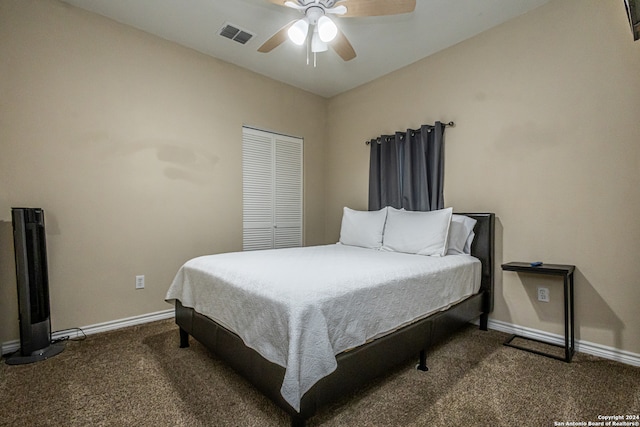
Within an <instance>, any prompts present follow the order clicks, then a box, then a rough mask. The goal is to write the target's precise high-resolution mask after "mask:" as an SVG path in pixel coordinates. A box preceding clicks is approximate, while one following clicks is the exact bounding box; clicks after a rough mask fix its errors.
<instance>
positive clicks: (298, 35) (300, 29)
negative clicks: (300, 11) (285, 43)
mask: <svg viewBox="0 0 640 427" xmlns="http://www.w3.org/2000/svg"><path fill="white" fill-rule="evenodd" d="M308 32H309V23H308V22H307V21H306V20H305V19H300V20H299V21H297V22H296V23H295V24H293V25H292V26H291V27H289V30H288V31H287V34H288V35H289V39H291V41H292V42H294V43H295V44H297V45H298V46H302V45H303V44H304V41H305V40H306V39H307V33H308Z"/></svg>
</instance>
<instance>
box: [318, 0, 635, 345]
mask: <svg viewBox="0 0 640 427" xmlns="http://www.w3.org/2000/svg"><path fill="white" fill-rule="evenodd" d="M328 112H329V113H328V114H329V116H328V123H329V140H328V143H329V147H328V151H327V164H326V168H327V169H326V177H327V194H328V199H327V205H326V212H327V226H326V229H327V234H328V235H327V238H328V239H329V240H331V239H337V237H338V232H339V224H340V208H341V207H342V206H344V205H347V206H351V207H353V208H360V209H365V208H366V206H367V180H368V147H367V146H365V144H364V141H365V140H367V139H370V138H373V137H375V136H377V135H379V134H381V133H387V132H392V131H394V130H401V129H406V128H408V127H411V128H415V127H418V126H419V125H420V124H422V123H432V122H434V121H435V120H443V121H449V120H453V121H455V122H456V126H455V127H454V128H448V129H447V131H446V168H445V170H446V177H445V203H446V204H447V205H450V206H454V208H455V209H456V210H459V211H491V212H495V213H496V215H497V218H498V227H499V230H498V262H507V261H516V260H523V261H529V260H541V261H545V262H549V263H566V264H575V265H576V266H577V273H576V318H577V331H576V336H577V338H579V339H581V340H585V341H589V342H593V343H597V344H601V345H605V346H611V347H616V348H618V349H622V350H627V351H631V352H634V353H636V354H637V353H640V317H639V316H638V308H639V306H638V304H639V303H640V262H638V254H639V253H640V222H639V220H638V218H639V217H640V190H639V189H640V41H638V42H635V43H634V42H633V39H632V36H631V30H630V28H629V25H628V22H627V18H626V15H625V11H624V5H623V2H622V1H611V0H608V1H602V0H554V1H552V2H550V3H549V4H547V5H545V6H543V7H542V8H539V9H537V10H534V11H532V12H530V13H528V14H526V15H524V16H521V17H519V18H518V19H515V20H513V21H511V22H508V23H506V24H503V25H502V26H500V27H497V28H495V29H493V30H490V31H488V32H485V33H483V34H481V35H479V36H477V37H475V38H473V39H470V40H468V41H465V42H463V43H460V44H458V45H456V46H454V47H452V48H449V49H447V50H445V51H442V52H440V53H438V54H436V55H434V56H432V57H429V58H427V59H424V60H422V61H420V62H418V63H415V64H413V65H411V66H409V67H406V68H404V69H402V70H400V71H398V72H395V73H393V74H391V75H388V76H386V77H383V78H381V79H378V80H376V81H374V82H372V83H370V84H367V85H364V86H361V87H359V88H357V89H355V90H352V91H350V92H348V93H345V94H343V95H340V96H337V97H335V98H333V99H331V100H330V102H329V108H328ZM496 273H497V295H496V308H495V312H494V314H493V319H495V320H499V321H503V322H508V323H513V324H516V325H522V326H525V327H531V328H535V329H539V330H543V331H547V332H551V333H558V334H561V333H562V332H563V323H562V314H561V313H562V312H561V300H562V293H561V292H562V291H561V289H562V285H561V283H562V282H561V281H560V282H557V281H553V280H544V281H539V278H538V277H536V276H520V275H518V274H516V273H509V272H505V273H502V271H501V270H500V269H499V268H498V269H497V272H496ZM539 283H543V284H546V285H548V286H549V288H550V291H551V299H552V301H551V302H550V303H548V304H545V303H539V302H537V301H536V297H535V292H536V285H537V284H539Z"/></svg>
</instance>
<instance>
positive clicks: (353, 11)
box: [336, 0, 416, 17]
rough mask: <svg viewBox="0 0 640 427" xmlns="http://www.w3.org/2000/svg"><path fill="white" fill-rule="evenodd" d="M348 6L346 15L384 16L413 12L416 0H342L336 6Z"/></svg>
mask: <svg viewBox="0 0 640 427" xmlns="http://www.w3.org/2000/svg"><path fill="white" fill-rule="evenodd" d="M340 5H342V6H346V7H347V13H345V14H344V15H342V16H344V17H358V16H384V15H398V14H400V13H411V12H413V11H414V10H415V8H416V0H342V1H339V2H337V3H336V6H340Z"/></svg>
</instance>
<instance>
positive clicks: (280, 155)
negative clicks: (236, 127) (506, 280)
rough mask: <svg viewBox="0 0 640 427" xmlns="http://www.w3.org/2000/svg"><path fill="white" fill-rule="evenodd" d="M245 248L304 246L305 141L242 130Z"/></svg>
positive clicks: (254, 130) (244, 128) (243, 244)
mask: <svg viewBox="0 0 640 427" xmlns="http://www.w3.org/2000/svg"><path fill="white" fill-rule="evenodd" d="M242 175H243V198H242V200H243V243H242V246H243V249H244V250H256V249H272V248H287V247H295V246H302V139H300V138H294V137H290V136H284V135H278V134H274V133H270V132H264V131H259V130H256V129H251V128H246V127H243V128H242Z"/></svg>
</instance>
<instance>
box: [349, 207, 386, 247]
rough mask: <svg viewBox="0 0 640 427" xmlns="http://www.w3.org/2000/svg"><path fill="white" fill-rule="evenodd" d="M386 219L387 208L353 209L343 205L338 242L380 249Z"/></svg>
mask: <svg viewBox="0 0 640 427" xmlns="http://www.w3.org/2000/svg"><path fill="white" fill-rule="evenodd" d="M386 219H387V208H382V209H380V210H379V211H355V210H353V209H349V208H347V207H345V208H344V210H343V213H342V227H341V228H340V243H342V244H343V245H350V246H360V247H363V248H372V249H380V247H381V246H382V233H383V232H384V223H385V221H386Z"/></svg>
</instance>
